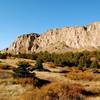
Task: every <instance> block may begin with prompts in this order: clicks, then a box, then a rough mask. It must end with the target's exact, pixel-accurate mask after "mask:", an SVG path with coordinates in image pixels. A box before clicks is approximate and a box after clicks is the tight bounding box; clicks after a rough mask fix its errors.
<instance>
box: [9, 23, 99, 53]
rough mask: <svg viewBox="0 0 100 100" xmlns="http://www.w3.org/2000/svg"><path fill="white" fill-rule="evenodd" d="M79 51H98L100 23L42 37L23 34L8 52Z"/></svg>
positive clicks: (65, 28)
mask: <svg viewBox="0 0 100 100" xmlns="http://www.w3.org/2000/svg"><path fill="white" fill-rule="evenodd" d="M80 49H91V50H92V49H100V22H95V23H92V24H90V25H87V26H75V27H64V28H56V29H52V30H49V31H48V32H45V33H43V34H42V35H38V34H35V33H32V34H24V35H22V36H19V37H17V39H16V40H15V41H14V42H13V43H12V44H11V46H10V47H9V48H8V51H9V52H12V51H13V52H15V53H19V52H20V53H32V52H40V51H48V52H61V53H62V52H68V51H73V50H80Z"/></svg>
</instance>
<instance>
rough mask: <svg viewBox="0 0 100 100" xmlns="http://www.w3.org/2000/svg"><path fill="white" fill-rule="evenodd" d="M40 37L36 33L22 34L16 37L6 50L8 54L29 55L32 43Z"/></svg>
mask: <svg viewBox="0 0 100 100" xmlns="http://www.w3.org/2000/svg"><path fill="white" fill-rule="evenodd" d="M39 36H40V35H39V34H36V33H30V34H24V35H21V36H18V37H17V38H16V40H15V41H14V42H13V43H12V44H11V46H10V47H9V48H8V52H12V53H17V54H18V53H30V52H31V48H32V47H33V42H34V40H35V39H36V38H38V37H39Z"/></svg>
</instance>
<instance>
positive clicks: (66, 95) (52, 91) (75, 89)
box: [21, 83, 83, 100]
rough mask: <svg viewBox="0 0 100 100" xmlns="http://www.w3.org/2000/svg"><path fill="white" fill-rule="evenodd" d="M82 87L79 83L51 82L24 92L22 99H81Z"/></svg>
mask: <svg viewBox="0 0 100 100" xmlns="http://www.w3.org/2000/svg"><path fill="white" fill-rule="evenodd" d="M82 91H83V87H82V86H81V85H79V84H69V85H65V84H59V83H57V84H56V83H52V84H50V85H47V86H45V87H43V88H41V89H40V90H39V89H36V90H34V91H32V92H30V93H29V94H28V93H27V94H24V96H23V97H21V99H22V100H82V99H83V96H82Z"/></svg>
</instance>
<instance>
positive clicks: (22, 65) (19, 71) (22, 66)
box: [13, 62, 34, 78]
mask: <svg viewBox="0 0 100 100" xmlns="http://www.w3.org/2000/svg"><path fill="white" fill-rule="evenodd" d="M18 66H19V67H18V68H15V69H14V70H13V71H14V77H15V78H19V77H23V78H24V77H34V74H31V73H30V72H29V70H28V69H27V67H29V66H30V64H29V63H27V62H19V63H18Z"/></svg>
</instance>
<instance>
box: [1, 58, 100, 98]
mask: <svg viewBox="0 0 100 100" xmlns="http://www.w3.org/2000/svg"><path fill="white" fill-rule="evenodd" d="M20 61H24V62H28V63H29V64H30V67H29V70H30V69H32V68H34V65H35V63H36V61H35V60H29V59H22V58H8V59H0V100H100V70H99V69H90V68H89V69H88V68H87V69H84V70H81V69H79V68H76V67H67V66H66V67H60V66H55V65H54V64H53V63H50V62H45V63H43V67H44V68H45V69H48V70H43V71H37V70H33V71H31V73H35V74H36V77H37V78H39V79H41V80H48V81H50V82H49V83H48V84H43V85H42V86H41V87H36V86H34V85H33V84H32V82H33V81H32V80H31V79H30V78H17V79H16V78H13V73H14V72H13V69H14V68H17V67H18V65H17V64H18V62H20Z"/></svg>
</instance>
